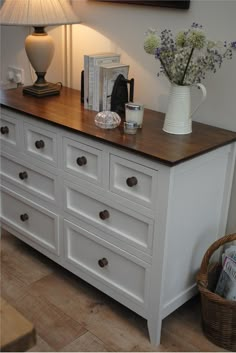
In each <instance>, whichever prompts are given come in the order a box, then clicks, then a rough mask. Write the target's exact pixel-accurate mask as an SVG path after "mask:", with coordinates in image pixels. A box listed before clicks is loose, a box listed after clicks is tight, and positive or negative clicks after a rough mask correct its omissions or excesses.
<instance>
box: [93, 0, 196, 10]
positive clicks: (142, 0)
mask: <svg viewBox="0 0 236 353" xmlns="http://www.w3.org/2000/svg"><path fill="white" fill-rule="evenodd" d="M97 1H102V2H112V3H119V4H133V5H146V6H161V7H170V8H176V9H186V10H187V9H189V6H190V0H97Z"/></svg>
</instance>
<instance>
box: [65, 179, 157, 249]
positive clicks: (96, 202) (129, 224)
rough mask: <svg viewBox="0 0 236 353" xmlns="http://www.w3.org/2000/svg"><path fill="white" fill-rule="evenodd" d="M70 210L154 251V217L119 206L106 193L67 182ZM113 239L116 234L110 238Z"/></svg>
mask: <svg viewBox="0 0 236 353" xmlns="http://www.w3.org/2000/svg"><path fill="white" fill-rule="evenodd" d="M65 191H66V195H65V203H66V210H67V211H68V212H70V213H71V214H72V215H75V216H77V217H79V218H81V219H82V220H85V221H86V222H87V223H90V224H92V225H93V226H95V227H96V228H99V229H101V230H102V231H105V232H107V233H108V234H109V235H112V236H114V237H117V238H118V239H120V240H122V241H125V242H127V243H129V244H131V245H132V246H134V247H136V248H138V249H140V250H142V251H145V252H147V253H149V254H150V253H151V249H152V235H153V221H152V219H150V218H148V217H146V216H143V215H141V214H137V213H136V212H134V211H132V210H130V209H126V208H124V207H122V206H121V205H116V206H115V207H114V206H113V205H112V204H111V203H110V202H109V203H108V202H107V200H106V199H104V198H103V197H102V196H99V195H96V194H94V193H92V192H90V191H86V190H81V189H80V188H79V187H77V186H75V185H72V184H70V183H66V185H65ZM110 241H112V238H111V239H110Z"/></svg>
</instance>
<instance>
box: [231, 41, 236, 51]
mask: <svg viewBox="0 0 236 353" xmlns="http://www.w3.org/2000/svg"><path fill="white" fill-rule="evenodd" d="M230 46H231V48H233V49H236V41H234V42H231V45H230Z"/></svg>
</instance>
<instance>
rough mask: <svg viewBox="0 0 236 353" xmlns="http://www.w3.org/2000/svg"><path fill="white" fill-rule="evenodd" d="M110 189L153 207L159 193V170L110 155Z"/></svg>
mask: <svg viewBox="0 0 236 353" xmlns="http://www.w3.org/2000/svg"><path fill="white" fill-rule="evenodd" d="M110 190H111V191H112V192H114V193H116V194H118V195H120V196H123V197H125V198H127V199H129V200H131V201H134V202H136V203H139V204H141V205H143V206H146V207H148V208H153V205H154V202H155V200H156V198H157V197H158V195H157V171H156V170H153V169H151V168H147V167H145V166H142V165H140V164H137V163H134V162H131V161H129V160H127V159H122V158H120V157H117V156H114V155H110Z"/></svg>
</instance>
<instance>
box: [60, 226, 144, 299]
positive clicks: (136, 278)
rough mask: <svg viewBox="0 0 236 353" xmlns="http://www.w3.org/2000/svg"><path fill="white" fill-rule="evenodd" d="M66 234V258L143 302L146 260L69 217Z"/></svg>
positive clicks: (109, 284)
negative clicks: (124, 250)
mask: <svg viewBox="0 0 236 353" xmlns="http://www.w3.org/2000/svg"><path fill="white" fill-rule="evenodd" d="M64 234H65V254H66V261H69V262H70V263H72V264H73V265H74V266H75V267H78V268H79V269H81V270H82V271H84V272H86V273H88V274H89V275H92V276H94V277H95V278H96V279H99V280H101V281H102V282H104V283H105V284H107V285H108V286H110V287H112V288H114V289H117V290H119V292H122V293H123V294H125V295H126V296H128V297H130V298H132V299H133V300H135V301H136V302H138V303H139V304H143V303H144V298H145V285H146V281H147V268H146V266H147V265H146V264H144V263H142V262H141V261H139V260H138V259H137V258H135V257H134V256H131V255H129V254H128V253H125V252H121V251H120V250H119V249H118V248H116V247H113V246H112V245H111V244H109V243H106V242H104V241H102V240H101V239H99V238H98V237H96V236H95V235H94V234H91V233H89V232H87V231H86V230H85V229H83V228H80V227H77V226H75V225H74V224H72V223H70V222H68V221H65V231H64Z"/></svg>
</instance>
